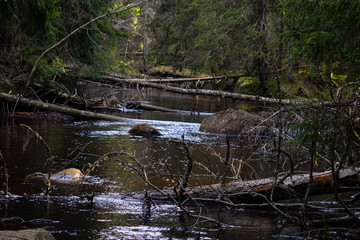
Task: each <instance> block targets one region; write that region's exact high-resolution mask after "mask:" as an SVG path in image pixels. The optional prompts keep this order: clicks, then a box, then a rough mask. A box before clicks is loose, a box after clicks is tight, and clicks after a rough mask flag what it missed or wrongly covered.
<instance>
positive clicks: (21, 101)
mask: <svg viewBox="0 0 360 240" xmlns="http://www.w3.org/2000/svg"><path fill="white" fill-rule="evenodd" d="M0 101H3V102H7V103H11V104H14V108H16V106H18V105H19V106H22V107H26V108H32V109H39V110H43V111H56V112H60V113H63V114H67V115H71V116H75V117H81V118H90V119H100V120H109V121H125V120H130V119H127V118H122V117H117V116H113V115H108V114H102V113H95V112H90V111H82V110H78V109H74V108H70V107H65V106H59V105H56V104H50V103H44V102H41V101H36V100H31V99H28V98H22V97H19V96H14V95H11V94H7V93H0Z"/></svg>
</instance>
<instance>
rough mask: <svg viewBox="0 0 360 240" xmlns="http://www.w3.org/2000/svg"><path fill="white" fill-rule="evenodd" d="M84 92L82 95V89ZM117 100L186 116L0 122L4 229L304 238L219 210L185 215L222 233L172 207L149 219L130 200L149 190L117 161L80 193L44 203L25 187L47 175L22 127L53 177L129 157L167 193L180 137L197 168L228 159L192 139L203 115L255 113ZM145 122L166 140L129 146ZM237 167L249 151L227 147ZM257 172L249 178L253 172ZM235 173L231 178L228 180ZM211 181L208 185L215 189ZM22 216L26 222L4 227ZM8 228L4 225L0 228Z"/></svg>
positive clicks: (134, 114) (162, 99)
mask: <svg viewBox="0 0 360 240" xmlns="http://www.w3.org/2000/svg"><path fill="white" fill-rule="evenodd" d="M84 91H85V90H84ZM108 91H109V90H108V89H104V88H99V87H92V88H88V89H86V94H88V95H90V94H91V95H96V96H101V95H102V94H104V93H107V92H108ZM116 91H117V92H118V93H117V97H118V98H119V99H129V98H133V97H139V94H140V95H141V99H142V100H146V101H148V102H149V103H151V104H153V105H157V106H163V107H168V108H176V109H180V110H186V111H191V112H192V113H190V114H174V113H160V112H145V111H123V112H119V113H118V115H120V116H124V117H130V118H132V119H133V120H129V121H125V122H106V121H81V120H72V121H62V120H57V121H55V120H39V119H29V118H6V117H3V118H1V125H0V150H1V152H2V154H3V156H4V159H5V161H6V164H7V169H8V173H9V176H10V177H9V181H10V184H9V187H10V188H9V191H10V193H11V194H12V195H11V196H10V197H8V198H5V197H4V196H3V195H1V197H0V207H1V210H0V214H1V215H0V217H1V218H2V222H0V228H2V229H20V228H28V227H29V228H36V227H44V228H46V229H48V230H49V231H50V232H51V233H52V234H53V235H54V236H55V237H56V239H192V238H199V239H279V238H284V239H288V238H296V239H305V238H306V236H307V235H308V232H307V231H305V230H303V229H300V228H299V227H297V226H292V225H284V224H282V223H281V221H280V220H281V218H280V217H279V216H277V214H275V213H274V212H273V211H262V210H244V209H241V208H237V209H234V208H226V207H218V206H208V205H206V206H203V205H199V206H191V207H190V212H192V213H200V212H199V211H201V214H202V215H204V216H207V217H211V218H214V219H220V220H221V221H222V222H224V223H226V224H227V225H225V226H223V227H222V228H218V227H217V226H216V225H214V224H212V223H201V222H202V220H201V219H196V218H190V217H188V216H187V215H186V214H185V213H184V212H183V211H181V210H180V209H179V208H178V207H177V206H176V205H174V204H172V203H164V202H155V203H154V204H153V205H151V209H150V211H147V210H146V209H144V208H143V202H142V201H141V200H138V199H135V198H133V197H131V196H130V195H129V193H131V192H135V191H136V192H141V191H143V189H144V187H145V184H144V182H143V180H142V179H141V178H140V177H139V176H138V174H137V173H135V172H134V171H131V170H130V169H129V168H128V167H125V166H124V165H122V164H121V163H120V162H119V161H116V160H105V161H102V162H101V163H100V164H99V165H98V166H97V167H96V168H95V169H94V171H92V172H91V173H90V176H88V177H87V178H86V179H85V181H84V182H83V183H82V184H79V185H77V186H63V185H57V186H56V187H55V189H53V190H52V191H51V193H50V196H49V197H46V196H43V194H42V192H43V190H44V189H45V185H44V184H42V182H41V181H37V182H34V181H30V182H29V181H26V180H25V177H26V176H27V175H29V174H32V173H35V172H43V173H46V172H47V171H48V169H49V164H48V162H47V161H46V160H47V155H46V151H45V148H44V146H43V145H42V144H41V143H39V142H37V141H36V140H34V139H31V140H30V141H29V144H28V146H27V148H26V149H25V150H23V142H24V140H25V139H26V134H25V130H24V128H23V127H21V126H20V125H19V124H20V123H23V124H26V125H28V126H30V127H31V128H32V129H33V130H35V131H37V132H38V133H39V134H40V135H41V136H42V137H43V138H44V139H45V141H46V143H47V144H48V146H49V147H50V148H51V153H52V155H54V156H56V157H55V159H54V165H53V166H52V168H53V169H54V170H60V169H62V168H64V167H66V168H68V167H76V168H79V169H82V170H83V171H84V170H86V169H88V168H89V167H90V165H91V164H92V163H94V162H95V161H96V160H97V159H98V158H99V157H100V156H102V155H103V154H105V153H108V152H113V151H114V152H116V151H121V150H125V151H126V152H128V153H131V154H133V155H134V156H135V157H136V158H137V159H138V161H139V162H141V164H142V165H143V166H145V168H146V171H147V173H148V177H149V180H150V182H152V183H153V184H155V185H157V186H158V187H160V188H162V187H171V186H173V184H174V181H173V180H172V179H171V175H170V174H169V171H168V169H170V170H171V172H172V174H173V175H174V176H175V177H176V176H180V175H182V174H183V172H184V165H185V162H186V157H185V153H184V149H183V148H182V147H181V146H180V145H179V144H178V143H174V142H172V141H169V140H178V139H181V138H182V136H184V139H185V140H186V141H187V142H188V144H189V146H190V149H191V150H192V154H193V159H194V161H196V162H199V163H201V164H203V165H206V166H208V164H209V162H211V163H212V167H213V171H215V172H216V171H217V170H216V169H218V168H220V170H218V171H221V164H220V162H219V158H220V157H224V156H225V148H226V144H225V138H224V136H215V135H211V134H205V133H201V132H199V131H198V129H199V126H200V122H201V120H202V119H203V118H204V117H205V116H207V115H209V113H212V112H215V111H219V110H222V109H225V108H229V107H232V108H246V109H247V110H253V111H256V109H257V108H258V107H257V106H254V105H251V104H249V103H241V102H240V103H239V102H232V101H229V100H224V99H212V98H206V97H204V98H201V97H196V98H195V97H192V96H190V97H189V96H182V95H176V94H170V93H164V94H160V92H159V91H156V90H146V91H142V92H140V93H139V91H137V90H130V89H127V90H124V91H119V90H116ZM140 122H147V123H150V124H151V125H153V126H154V127H156V128H157V129H159V130H160V132H161V133H162V134H163V135H162V136H161V137H158V138H153V139H150V138H143V137H134V136H130V135H129V134H128V131H129V129H130V128H131V127H132V126H133V125H134V124H136V123H140ZM87 143H89V144H88V146H87V147H86V148H85V150H84V152H83V154H82V155H79V156H78V157H76V158H75V156H76V155H77V153H78V151H76V149H77V147H82V146H84V144H87ZM231 152H232V159H233V161H234V162H233V163H234V165H235V166H236V163H237V162H238V161H239V160H240V159H243V160H246V159H247V158H248V157H249V156H251V155H252V154H254V153H253V151H252V149H251V148H250V147H248V146H246V144H244V143H242V142H241V141H240V142H239V141H235V140H234V141H233V140H231ZM271 164H272V163H271V162H269V163H267V162H256V163H250V162H249V164H248V165H244V169H243V171H242V174H241V177H242V178H243V179H251V178H255V177H264V176H270V175H271V173H272V170H271V169H272V167H271V166H272V165H271ZM254 169H255V170H254ZM193 172H194V173H196V174H198V176H197V177H196V178H194V179H191V181H190V183H191V184H193V185H197V184H207V183H210V179H209V177H204V174H205V173H206V172H204V170H203V169H202V168H200V167H199V166H196V165H195V166H194V169H193ZM231 174H232V173H231V172H230V175H231ZM212 181H213V180H212ZM12 217H20V218H21V219H23V220H24V221H23V222H19V219H18V221H15V220H16V219H15V220H14V219H13V220H14V221H13V222H9V221H10V220H11V218H12ZM4 219H5V220H6V221H8V222H5V220H4Z"/></svg>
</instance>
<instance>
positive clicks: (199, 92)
mask: <svg viewBox="0 0 360 240" xmlns="http://www.w3.org/2000/svg"><path fill="white" fill-rule="evenodd" d="M102 78H103V79H105V80H109V81H114V82H122V83H128V84H137V85H140V86H144V87H151V88H157V89H162V90H164V91H169V92H175V93H181V94H191V95H208V96H214V97H223V98H232V99H236V100H244V101H250V102H261V103H272V104H278V103H279V99H277V98H268V97H262V96H256V95H248V94H241V93H231V92H225V91H218V90H206V89H185V88H180V87H173V86H169V85H165V84H159V83H153V82H148V81H146V79H122V78H119V77H115V76H109V75H103V76H102ZM281 103H282V104H284V105H304V104H311V105H313V106H333V105H334V104H333V102H331V101H324V102H314V101H311V100H302V101H297V100H289V99H282V100H281Z"/></svg>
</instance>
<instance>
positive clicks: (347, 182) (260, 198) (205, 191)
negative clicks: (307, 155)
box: [150, 168, 360, 204]
mask: <svg viewBox="0 0 360 240" xmlns="http://www.w3.org/2000/svg"><path fill="white" fill-rule="evenodd" d="M359 171H360V168H355V169H350V168H348V169H343V170H341V171H340V174H339V184H340V186H355V187H359V183H360V180H359ZM313 180H314V181H313V183H312V185H311V191H310V194H311V195H319V194H327V193H332V192H333V191H334V189H333V185H332V184H333V182H332V180H333V177H332V173H331V171H327V172H322V173H314V177H313ZM308 183H309V174H299V175H293V176H292V177H288V178H286V179H285V180H284V181H283V182H282V183H279V184H274V179H273V178H266V179H259V180H250V181H234V182H230V183H226V184H213V185H207V186H200V187H193V188H187V189H186V192H185V195H186V196H187V197H191V198H192V199H194V200H201V201H214V200H217V199H219V200H226V201H228V200H230V201H231V203H234V204H235V203H236V204H241V203H251V204H253V203H264V202H266V201H267V199H269V196H270V193H271V191H272V189H273V188H274V190H273V197H274V200H282V199H290V198H298V197H303V196H304V195H305V192H306V189H307V185H308ZM150 196H151V197H152V199H154V200H171V199H172V198H175V197H176V195H175V193H174V192H173V190H164V191H162V192H161V193H159V192H153V193H152V194H150Z"/></svg>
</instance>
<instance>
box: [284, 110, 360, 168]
mask: <svg viewBox="0 0 360 240" xmlns="http://www.w3.org/2000/svg"><path fill="white" fill-rule="evenodd" d="M358 114H359V111H358V110H356V109H354V108H352V107H344V106H342V107H340V106H339V107H337V108H336V109H334V108H333V109H330V108H316V109H312V110H310V111H308V112H307V114H306V117H305V118H304V120H302V121H301V122H299V123H297V124H293V125H292V126H291V128H292V131H293V132H294V133H295V135H296V139H295V140H294V141H292V142H291V143H292V144H295V145H298V146H304V147H306V148H308V149H309V151H310V154H311V155H312V156H314V157H316V156H318V155H321V156H323V157H325V158H326V159H328V160H330V161H332V162H339V163H341V164H342V165H345V164H347V165H352V164H355V163H356V162H357V161H359V160H360V159H359V156H360V155H359V153H360V152H359V151H360V149H359V147H358V146H359V144H360V138H359V133H360V123H359V119H357V117H356V116H357V115H358Z"/></svg>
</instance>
